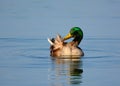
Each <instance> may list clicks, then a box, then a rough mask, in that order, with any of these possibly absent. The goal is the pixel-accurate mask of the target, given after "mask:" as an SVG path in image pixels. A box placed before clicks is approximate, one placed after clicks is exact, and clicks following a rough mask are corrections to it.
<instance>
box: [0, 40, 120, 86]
mask: <svg viewBox="0 0 120 86" xmlns="http://www.w3.org/2000/svg"><path fill="white" fill-rule="evenodd" d="M119 43H120V39H109V38H99V39H96V38H87V39H84V40H83V44H82V49H83V51H84V52H85V56H83V57H82V58H81V59H80V60H71V59H70V60H68V59H56V60H55V59H53V58H51V57H50V56H49V43H48V42H47V40H46V39H17V38H0V85H1V86H33V85H34V86H88V85H89V86H101V85H102V86H113V85H115V86H117V85H119V84H120V82H119V80H120V77H119V73H120V55H119V53H120V51H119V49H120V47H118V46H119ZM83 46H86V47H83Z"/></svg>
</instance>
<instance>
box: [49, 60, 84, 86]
mask: <svg viewBox="0 0 120 86" xmlns="http://www.w3.org/2000/svg"><path fill="white" fill-rule="evenodd" d="M52 62H53V64H52V67H51V69H50V71H49V74H50V75H49V80H50V84H51V86H66V85H76V84H80V83H81V82H82V72H83V69H82V61H81V60H80V59H52Z"/></svg>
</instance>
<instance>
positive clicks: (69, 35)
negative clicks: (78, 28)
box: [64, 33, 72, 40]
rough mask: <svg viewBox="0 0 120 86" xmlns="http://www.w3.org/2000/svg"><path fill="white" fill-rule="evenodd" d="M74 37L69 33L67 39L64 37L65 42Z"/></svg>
mask: <svg viewBox="0 0 120 86" xmlns="http://www.w3.org/2000/svg"><path fill="white" fill-rule="evenodd" d="M71 37H72V35H71V34H70V33H68V34H67V35H66V36H65V37H64V40H67V39H69V38H71Z"/></svg>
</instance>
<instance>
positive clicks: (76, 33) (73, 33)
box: [64, 27, 83, 41]
mask: <svg viewBox="0 0 120 86" xmlns="http://www.w3.org/2000/svg"><path fill="white" fill-rule="evenodd" d="M72 37H74V38H76V39H77V40H78V41H80V40H82V38H83V31H82V30H81V28H79V27H73V28H71V30H70V32H69V33H68V34H67V35H66V36H65V37H64V40H67V39H69V38H72Z"/></svg>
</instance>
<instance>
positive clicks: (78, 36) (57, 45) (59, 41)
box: [48, 27, 84, 57]
mask: <svg viewBox="0 0 120 86" xmlns="http://www.w3.org/2000/svg"><path fill="white" fill-rule="evenodd" d="M70 38H74V39H73V40H72V41H71V42H65V40H67V39H70ZM82 39H83V31H82V30H81V28H79V27H73V28H71V30H70V31H69V33H68V34H67V35H66V36H65V37H63V38H62V37H61V36H60V35H57V36H56V38H52V39H49V38H48V41H49V43H50V44H51V46H50V55H51V56H52V57H64V56H78V57H80V56H83V55H84V53H83V51H82V49H81V48H80V47H78V45H79V44H80V42H81V40H82Z"/></svg>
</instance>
